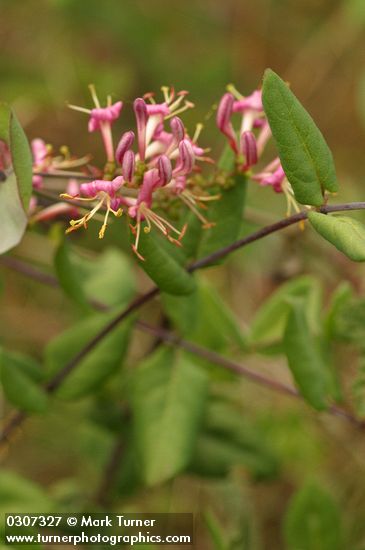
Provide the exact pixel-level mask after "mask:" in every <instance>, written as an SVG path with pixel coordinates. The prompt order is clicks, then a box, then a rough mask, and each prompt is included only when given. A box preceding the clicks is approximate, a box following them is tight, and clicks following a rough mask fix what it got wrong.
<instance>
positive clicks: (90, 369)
mask: <svg viewBox="0 0 365 550" xmlns="http://www.w3.org/2000/svg"><path fill="white" fill-rule="evenodd" d="M114 315H115V313H114V314H113V313H112V312H111V313H108V314H96V315H93V316H91V317H88V318H86V319H84V320H82V321H81V322H78V323H77V324H76V325H75V326H73V327H71V328H69V329H68V330H66V331H65V332H63V333H62V334H60V335H59V336H57V337H56V338H55V339H54V340H52V341H51V342H50V343H49V344H48V346H47V347H46V350H45V360H46V368H47V373H48V377H49V378H51V377H52V376H53V375H55V374H56V373H57V372H59V371H60V370H62V368H63V367H64V366H65V365H66V364H67V363H68V362H69V361H70V360H71V359H72V358H73V357H74V356H75V355H76V354H77V353H78V352H79V351H80V350H81V349H82V348H83V347H84V346H85V345H86V344H87V343H88V342H89V341H90V340H91V339H92V338H93V337H94V336H96V334H98V333H99V332H100V330H102V328H103V327H104V326H105V325H106V324H107V323H108V322H109V321H110V320H111V319H112V318H113V317H114ZM130 330H131V322H124V323H121V324H120V325H118V326H117V327H116V328H115V329H113V330H112V331H111V332H110V333H109V334H108V335H107V336H106V337H105V338H103V339H102V341H101V342H100V343H99V344H97V346H96V347H95V348H94V349H93V350H92V351H91V352H90V353H88V354H87V356H86V357H85V358H84V359H82V360H81V362H80V364H79V365H78V366H77V367H76V368H75V369H74V370H73V371H72V372H71V373H70V374H69V375H68V376H67V378H66V379H65V380H64V382H63V384H62V386H61V387H60V388H59V389H58V390H57V395H59V396H60V397H62V398H63V399H76V398H80V397H83V396H85V395H88V394H90V393H92V392H94V391H96V390H97V389H99V388H100V387H101V386H102V384H104V383H105V382H106V381H107V380H108V378H109V377H111V376H112V375H113V374H114V373H115V372H116V371H117V370H118V369H119V368H120V366H121V364H122V362H123V359H124V357H125V355H126V352H127V348H128V343H129V336H130Z"/></svg>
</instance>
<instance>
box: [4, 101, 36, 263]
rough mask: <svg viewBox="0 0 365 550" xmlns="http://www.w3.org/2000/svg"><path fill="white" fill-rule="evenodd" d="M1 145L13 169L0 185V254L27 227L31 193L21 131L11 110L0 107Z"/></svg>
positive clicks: (29, 161)
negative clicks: (6, 152)
mask: <svg viewBox="0 0 365 550" xmlns="http://www.w3.org/2000/svg"><path fill="white" fill-rule="evenodd" d="M0 141H3V142H4V144H5V145H6V147H7V148H8V149H9V151H10V155H11V159H12V167H10V168H9V174H8V175H7V178H6V180H5V181H2V182H0V253H4V252H6V251H7V250H9V249H11V248H13V247H14V246H16V245H17V244H18V243H19V242H20V240H21V238H22V236H23V233H24V231H25V229H26V226H27V210H28V206H29V200H30V195H31V192H32V158H31V154H30V150H29V145H28V142H27V139H26V137H25V134H24V132H23V129H22V128H21V126H20V124H19V122H18V120H17V118H16V117H15V115H14V113H13V111H12V110H11V108H10V107H9V106H8V105H6V104H4V103H2V104H0Z"/></svg>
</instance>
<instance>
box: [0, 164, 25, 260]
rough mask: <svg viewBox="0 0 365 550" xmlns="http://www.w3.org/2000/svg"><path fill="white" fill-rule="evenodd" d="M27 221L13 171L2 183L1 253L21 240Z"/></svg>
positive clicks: (0, 215)
mask: <svg viewBox="0 0 365 550" xmlns="http://www.w3.org/2000/svg"><path fill="white" fill-rule="evenodd" d="M27 222H28V220H27V216H26V214H25V212H24V208H23V205H22V203H21V201H20V198H19V193H18V190H17V186H16V178H15V174H14V173H13V174H11V175H10V176H9V177H8V178H7V179H6V181H4V182H1V183H0V235H1V237H0V254H3V253H4V252H6V251H7V250H10V249H11V248H14V246H16V245H17V244H18V243H19V242H20V240H21V238H22V236H23V234H24V231H25V229H26V227H27Z"/></svg>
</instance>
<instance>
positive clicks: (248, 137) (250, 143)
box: [240, 131, 257, 170]
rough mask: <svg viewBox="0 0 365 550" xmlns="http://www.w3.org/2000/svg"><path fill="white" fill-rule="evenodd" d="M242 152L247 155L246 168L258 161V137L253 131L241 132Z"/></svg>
mask: <svg viewBox="0 0 365 550" xmlns="http://www.w3.org/2000/svg"><path fill="white" fill-rule="evenodd" d="M240 145H241V152H242V153H243V155H244V157H245V164H244V169H245V170H247V168H250V166H253V165H254V164H256V163H257V145H256V138H255V136H254V134H253V133H252V132H249V131H248V132H243V133H242V134H241V143H240Z"/></svg>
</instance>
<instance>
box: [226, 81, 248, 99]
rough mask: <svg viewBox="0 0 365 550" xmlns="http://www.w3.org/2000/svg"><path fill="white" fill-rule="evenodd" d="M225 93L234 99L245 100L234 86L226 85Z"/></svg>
mask: <svg viewBox="0 0 365 550" xmlns="http://www.w3.org/2000/svg"><path fill="white" fill-rule="evenodd" d="M226 90H227V92H230V93H231V94H232V95H234V97H235V98H236V99H245V96H244V95H242V94H240V92H239V91H238V90H237V88H236V87H235V85H234V84H228V85H227V86H226Z"/></svg>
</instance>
